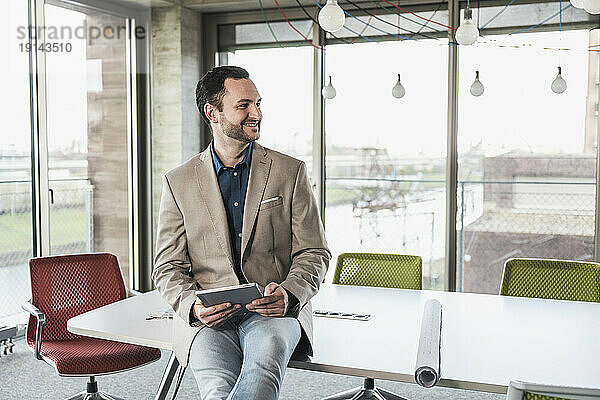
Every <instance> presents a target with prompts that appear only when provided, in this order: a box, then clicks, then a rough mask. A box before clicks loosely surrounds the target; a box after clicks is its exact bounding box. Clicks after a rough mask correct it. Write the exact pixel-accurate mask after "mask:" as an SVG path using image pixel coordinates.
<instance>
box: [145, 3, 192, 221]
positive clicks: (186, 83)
mask: <svg viewBox="0 0 600 400" xmlns="http://www.w3.org/2000/svg"><path fill="white" fill-rule="evenodd" d="M201 65H202V60H201V15H200V13H198V12H196V11H193V10H190V9H188V8H185V7H182V6H180V5H174V6H171V7H163V8H154V9H152V184H153V189H152V197H153V227H154V228H153V230H154V231H156V222H157V216H158V209H159V206H160V196H161V190H162V176H163V175H164V173H165V172H166V171H168V170H169V169H171V168H174V167H176V166H177V165H179V164H181V163H182V162H183V161H185V160H187V159H188V158H190V157H192V156H193V155H195V154H197V153H198V152H199V151H200V150H201V149H200V124H201V123H202V122H201V119H200V115H199V113H198V110H197V109H196V103H195V88H196V83H197V82H198V80H199V79H200V77H201Z"/></svg>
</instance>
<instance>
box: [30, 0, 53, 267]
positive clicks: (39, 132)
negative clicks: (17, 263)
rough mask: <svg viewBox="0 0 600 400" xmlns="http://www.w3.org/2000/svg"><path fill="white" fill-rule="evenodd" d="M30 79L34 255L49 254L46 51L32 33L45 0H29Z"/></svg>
mask: <svg viewBox="0 0 600 400" xmlns="http://www.w3.org/2000/svg"><path fill="white" fill-rule="evenodd" d="M28 5H29V23H30V25H31V26H33V27H34V29H30V30H29V43H30V46H31V51H30V52H29V79H30V90H31V93H30V107H31V110H30V113H31V161H32V163H31V182H32V222H33V236H34V237H33V243H34V249H33V255H34V256H35V257H41V256H47V255H50V203H49V195H48V191H49V185H48V132H47V124H46V121H47V119H46V100H47V98H46V53H45V52H43V51H39V50H38V49H39V48H40V46H42V48H43V46H44V43H45V37H44V36H42V37H38V35H33V34H32V33H33V32H37V27H38V26H43V25H44V21H45V16H44V0H29V4H28Z"/></svg>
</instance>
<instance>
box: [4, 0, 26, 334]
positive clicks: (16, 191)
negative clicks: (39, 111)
mask: <svg viewBox="0 0 600 400" xmlns="http://www.w3.org/2000/svg"><path fill="white" fill-rule="evenodd" d="M8 3H9V4H4V11H3V12H2V13H0V25H1V26H3V27H5V28H6V30H5V31H4V32H5V34H3V35H1V36H0V52H2V54H4V55H5V56H6V57H5V58H4V62H2V63H0V87H1V88H2V92H1V93H0V108H2V110H3V112H2V114H3V116H4V117H3V127H2V130H1V133H0V137H1V140H0V326H3V325H14V324H16V323H23V322H24V321H25V317H24V316H23V315H22V313H21V304H22V303H24V302H25V301H26V300H27V299H28V298H29V297H30V289H29V288H30V284H29V269H28V267H27V260H28V259H29V258H30V257H31V255H32V254H33V230H32V196H31V131H30V112H29V109H30V107H29V57H28V53H27V52H26V51H22V48H21V47H20V44H21V43H24V42H22V41H21V40H19V38H18V32H19V31H18V28H19V27H26V26H27V2H23V1H17V0H11V1H9V2H8Z"/></svg>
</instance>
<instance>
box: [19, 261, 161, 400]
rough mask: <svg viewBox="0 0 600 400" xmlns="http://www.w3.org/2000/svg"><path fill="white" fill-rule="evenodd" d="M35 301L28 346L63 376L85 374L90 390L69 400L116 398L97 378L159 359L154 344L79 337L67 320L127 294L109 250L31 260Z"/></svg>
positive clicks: (28, 305)
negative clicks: (145, 344)
mask: <svg viewBox="0 0 600 400" xmlns="http://www.w3.org/2000/svg"><path fill="white" fill-rule="evenodd" d="M29 271H30V274H31V303H26V304H25V305H23V308H24V309H25V310H26V311H28V312H29V313H30V314H31V316H30V317H29V324H28V325H27V344H28V345H29V346H30V347H32V348H33V352H34V355H35V357H36V358H37V359H39V360H43V361H46V362H47V363H49V364H50V365H52V366H53V367H54V368H55V369H56V372H58V374H59V375H61V376H80V377H81V376H87V377H89V378H90V379H89V381H88V383H87V390H86V391H84V392H81V393H78V394H77V395H75V396H73V397H70V399H73V400H75V399H86V400H87V399H93V400H97V399H118V397H115V396H110V395H107V394H105V393H102V392H99V391H98V385H97V383H96V380H95V376H97V375H104V374H109V373H114V372H120V371H124V370H128V369H131V368H135V367H139V366H142V365H144V364H147V363H150V362H152V361H155V360H158V359H159V358H160V350H159V349H154V348H151V347H145V346H137V345H132V344H126V343H120V342H113V341H110V340H102V339H94V338H89V337H84V336H78V335H74V334H72V333H70V332H69V331H67V321H68V320H69V318H71V317H74V316H76V315H79V314H83V313H85V312H87V311H90V310H93V309H95V308H98V307H101V306H104V305H107V304H110V303H114V302H115V301H118V300H122V299H124V298H125V297H126V294H127V293H126V290H125V284H124V282H123V276H122V275H121V269H120V268H119V262H118V260H117V257H115V256H114V255H113V254H108V253H94V254H77V255H66V256H56V257H41V258H33V259H31V260H29Z"/></svg>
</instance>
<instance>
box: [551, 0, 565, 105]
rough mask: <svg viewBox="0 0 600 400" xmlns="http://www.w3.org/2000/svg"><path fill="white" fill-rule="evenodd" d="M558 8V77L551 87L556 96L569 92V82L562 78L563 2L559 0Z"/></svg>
mask: <svg viewBox="0 0 600 400" xmlns="http://www.w3.org/2000/svg"><path fill="white" fill-rule="evenodd" d="M558 7H559V10H560V11H559V17H558V32H559V35H560V36H559V46H558V50H557V52H558V75H556V78H554V80H553V81H552V84H551V85H550V89H551V90H552V91H553V92H554V93H556V94H561V93H563V92H564V91H565V90H567V82H566V81H565V80H564V79H563V77H562V74H561V73H562V68H561V67H560V47H561V46H560V43H562V41H561V40H560V39H561V38H562V0H559V2H558Z"/></svg>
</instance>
